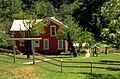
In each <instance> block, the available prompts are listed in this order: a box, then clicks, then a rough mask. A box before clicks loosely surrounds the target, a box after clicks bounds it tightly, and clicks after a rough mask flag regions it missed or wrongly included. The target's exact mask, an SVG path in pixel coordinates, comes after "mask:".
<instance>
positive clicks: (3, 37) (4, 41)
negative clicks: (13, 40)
mask: <svg viewBox="0 0 120 79" xmlns="http://www.w3.org/2000/svg"><path fill="white" fill-rule="evenodd" d="M8 38H9V36H8V35H7V34H6V33H4V32H3V31H0V47H8V46H10V45H11V44H10V42H8Z"/></svg>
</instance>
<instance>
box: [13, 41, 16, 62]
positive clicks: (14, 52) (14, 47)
mask: <svg viewBox="0 0 120 79" xmlns="http://www.w3.org/2000/svg"><path fill="white" fill-rule="evenodd" d="M15 43H16V42H15V40H14V41H13V54H14V63H15V54H16V50H15V49H16V46H15Z"/></svg>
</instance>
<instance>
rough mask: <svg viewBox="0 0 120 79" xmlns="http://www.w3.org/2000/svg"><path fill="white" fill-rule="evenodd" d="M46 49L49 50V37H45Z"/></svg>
mask: <svg viewBox="0 0 120 79" xmlns="http://www.w3.org/2000/svg"><path fill="white" fill-rule="evenodd" d="M44 50H49V39H44Z"/></svg>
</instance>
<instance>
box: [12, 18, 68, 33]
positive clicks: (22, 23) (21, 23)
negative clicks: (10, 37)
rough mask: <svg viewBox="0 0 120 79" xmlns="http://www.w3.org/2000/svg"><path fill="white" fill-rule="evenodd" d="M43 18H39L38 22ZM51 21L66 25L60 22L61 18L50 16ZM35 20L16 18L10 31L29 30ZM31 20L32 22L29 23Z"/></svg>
mask: <svg viewBox="0 0 120 79" xmlns="http://www.w3.org/2000/svg"><path fill="white" fill-rule="evenodd" d="M42 20H43V19H37V20H36V21H37V22H41V21H42ZM49 20H50V21H53V22H55V23H56V24H58V25H60V26H65V27H67V26H66V25H64V24H63V23H62V22H60V21H59V20H57V19H55V17H50V18H49ZM33 21H34V20H14V21H13V24H12V27H11V29H10V31H27V30H28V29H29V27H31V26H32V25H31V24H32V22H33ZM29 22H31V23H29Z"/></svg>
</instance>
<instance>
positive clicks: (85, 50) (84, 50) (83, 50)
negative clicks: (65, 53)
mask: <svg viewBox="0 0 120 79" xmlns="http://www.w3.org/2000/svg"><path fill="white" fill-rule="evenodd" d="M80 53H81V54H86V53H88V50H87V49H82V50H81V51H80Z"/></svg>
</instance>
